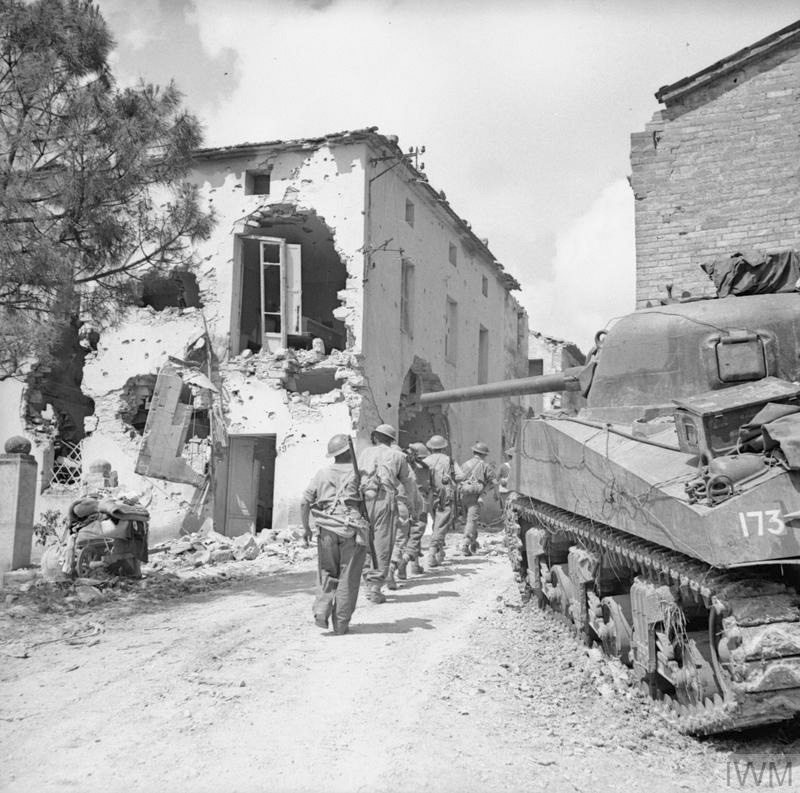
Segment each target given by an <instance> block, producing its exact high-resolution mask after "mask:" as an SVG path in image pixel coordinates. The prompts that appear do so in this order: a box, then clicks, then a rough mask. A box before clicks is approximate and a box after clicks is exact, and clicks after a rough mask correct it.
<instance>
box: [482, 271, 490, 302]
mask: <svg viewBox="0 0 800 793" xmlns="http://www.w3.org/2000/svg"><path fill="white" fill-rule="evenodd" d="M481 294H482V295H483V296H484V297H489V279H488V278H487V277H486V276H485V275H483V276H481Z"/></svg>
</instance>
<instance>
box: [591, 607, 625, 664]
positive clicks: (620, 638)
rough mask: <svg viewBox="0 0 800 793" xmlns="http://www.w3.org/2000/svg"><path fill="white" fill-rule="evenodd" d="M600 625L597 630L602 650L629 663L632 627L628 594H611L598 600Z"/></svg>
mask: <svg viewBox="0 0 800 793" xmlns="http://www.w3.org/2000/svg"><path fill="white" fill-rule="evenodd" d="M599 606H600V617H601V620H602V625H601V626H600V629H599V631H598V633H599V637H600V643H601V644H602V645H603V652H604V653H605V654H606V655H608V656H611V657H613V658H618V659H619V660H620V661H621V662H622V663H623V664H627V665H628V666H630V665H631V641H632V639H633V627H632V625H631V623H632V616H631V597H630V595H613V596H610V597H604V598H603V599H602V601H599Z"/></svg>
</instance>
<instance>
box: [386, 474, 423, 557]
mask: <svg viewBox="0 0 800 793" xmlns="http://www.w3.org/2000/svg"><path fill="white" fill-rule="evenodd" d="M408 465H409V468H410V469H411V471H412V473H413V474H414V488H413V492H412V493H411V494H407V493H406V491H405V487H404V486H403V485H402V484H401V485H400V491H399V493H398V497H397V512H398V518H397V540H396V542H395V546H394V552H393V554H392V561H393V562H395V563H396V564H400V562H401V561H402V560H403V556H405V557H406V561H414V560H416V559H418V558H419V555H420V552H421V550H422V548H421V546H422V535H423V534H425V526H426V525H427V522H428V501H429V499H430V475H429V471H428V469H427V466H425V465H424V463H422V462H420V461H416V460H415V461H412V462H409V464H408Z"/></svg>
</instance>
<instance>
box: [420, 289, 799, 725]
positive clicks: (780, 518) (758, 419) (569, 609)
mask: <svg viewBox="0 0 800 793" xmlns="http://www.w3.org/2000/svg"><path fill="white" fill-rule="evenodd" d="M799 353H800V295H798V294H797V293H785V294H768V295H754V296H748V297H728V298H724V299H715V300H702V301H694V302H686V303H675V304H671V305H667V306H660V307H658V308H651V309H644V310H641V311H637V312H635V313H634V314H630V315H628V316H626V317H623V318H621V319H619V320H618V321H616V322H615V323H614V324H613V325H612V326H611V328H610V329H609V331H608V333H603V334H599V335H598V338H597V345H596V349H595V350H594V351H593V352H592V354H591V355H590V357H589V362H588V363H587V364H586V366H584V367H577V368H575V369H569V370H565V371H564V372H561V373H559V374H554V375H543V376H540V377H533V378H523V379H520V380H511V381H506V382H501V383H488V384H485V385H477V386H470V387H466V388H459V389H453V390H450V391H439V392H433V393H428V394H423V395H422V396H421V397H420V402H421V403H422V404H436V403H445V402H460V401H466V400H474V399H488V398H497V397H507V396H514V395H523V394H534V393H545V392H548V391H571V390H579V391H581V392H582V393H583V395H584V396H585V397H586V407H585V408H583V409H582V410H581V411H580V412H579V413H578V414H577V415H566V414H564V413H557V414H556V413H554V414H544V415H542V416H538V417H535V418H533V419H526V420H524V421H523V422H522V425H521V427H520V431H519V435H518V439H517V444H516V445H517V454H516V456H515V459H514V465H515V466H516V470H515V471H514V472H512V477H511V479H512V486H513V487H514V489H515V491H516V495H515V496H514V497H513V498H512V499H511V500H510V502H509V504H510V507H509V509H508V510H507V528H508V530H509V534H510V539H511V541H512V543H511V544H512V546H513V547H512V549H511V554H512V562H513V564H514V567H515V572H516V574H517V580H518V581H519V583H520V586H521V589H522V591H523V593H524V594H525V595H528V594H532V595H533V596H535V599H536V602H537V603H538V604H539V605H540V606H541V607H543V608H548V609H552V610H555V611H557V612H559V613H560V614H561V615H562V616H563V617H564V618H566V619H567V620H569V621H571V622H572V623H573V624H574V626H575V628H576V630H577V631H578V632H579V633H580V634H581V635H582V636H583V638H584V639H585V640H586V641H587V642H589V643H597V644H599V645H601V646H602V647H603V649H604V650H605V652H607V653H609V654H611V655H614V656H616V657H618V658H619V659H620V660H621V661H622V662H623V663H626V664H628V665H630V666H631V667H632V668H633V671H634V674H635V676H636V677H638V678H640V679H641V680H642V682H643V683H644V685H646V687H647V688H648V690H649V691H650V693H651V695H652V696H654V697H656V698H658V699H662V700H664V702H665V703H667V705H668V706H669V713H670V714H671V717H672V718H673V719H674V720H675V721H676V722H677V723H678V724H679V725H680V727H681V728H682V729H684V730H685V731H688V732H694V733H712V732H719V731H724V730H728V729H734V728H740V727H745V726H750V725H755V724H764V723H770V722H775V721H780V720H782V719H786V718H791V717H793V716H794V715H796V714H797V713H800V607H799V604H800V597H798V595H797V594H796V584H797V583H798V581H800V575H798V570H800V383H798V380H800V355H799Z"/></svg>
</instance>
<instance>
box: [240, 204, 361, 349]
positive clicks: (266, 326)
mask: <svg viewBox="0 0 800 793" xmlns="http://www.w3.org/2000/svg"><path fill="white" fill-rule="evenodd" d="M276 214H277V215H278V217H276V218H274V219H271V218H269V216H268V215H267V216H265V215H264V213H263V211H262V215H261V227H260V228H256V227H253V230H252V232H250V233H248V234H243V235H240V236H238V237H237V240H236V252H235V259H234V306H233V317H234V325H233V328H232V332H231V347H232V352H233V353H234V354H238V353H240V352H242V351H243V350H247V349H249V350H252V351H253V352H256V353H258V352H262V351H264V352H274V351H275V350H277V349H278V348H287V347H290V348H294V349H309V348H310V347H311V343H312V340H313V339H314V338H320V339H322V341H323V342H324V344H325V348H326V351H327V352H330V350H331V349H334V348H336V349H339V350H341V349H344V347H345V346H346V331H345V326H344V323H342V322H341V321H340V320H338V319H336V318H335V317H334V315H333V312H334V310H335V309H336V308H338V307H339V305H340V302H339V297H338V293H339V292H340V291H341V290H343V289H344V288H345V285H346V281H347V270H346V268H345V265H344V264H343V263H342V261H341V259H340V258H339V255H338V254H337V252H336V249H335V247H334V245H333V237H332V234H331V231H330V229H328V227H327V226H326V225H325V224H324V223H323V222H322V221H321V220H320V219H319V218H318V217H317V216H316V215H315V214H314V213H308V214H305V213H303V214H300V213H292V212H284V213H283V214H281V213H280V212H279V211H277V210H276Z"/></svg>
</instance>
